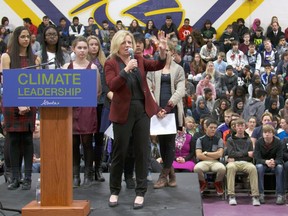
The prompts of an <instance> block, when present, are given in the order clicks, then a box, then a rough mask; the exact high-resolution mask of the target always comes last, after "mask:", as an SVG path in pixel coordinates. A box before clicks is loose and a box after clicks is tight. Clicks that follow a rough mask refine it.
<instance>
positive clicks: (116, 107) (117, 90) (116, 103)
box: [104, 55, 165, 124]
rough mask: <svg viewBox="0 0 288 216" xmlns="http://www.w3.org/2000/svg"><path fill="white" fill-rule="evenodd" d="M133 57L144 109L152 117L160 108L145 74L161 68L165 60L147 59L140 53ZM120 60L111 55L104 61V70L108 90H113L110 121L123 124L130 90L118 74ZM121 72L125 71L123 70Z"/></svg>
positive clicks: (129, 98) (128, 103)
mask: <svg viewBox="0 0 288 216" xmlns="http://www.w3.org/2000/svg"><path fill="white" fill-rule="evenodd" d="M135 58H136V59H137V61H138V69H139V71H140V75H141V78H140V77H139V79H138V80H139V81H140V82H141V86H142V91H143V94H144V98H145V111H146V113H147V115H148V116H149V117H152V116H153V115H155V114H157V112H158V111H159V110H160V108H159V107H158V105H157V104H156V103H155V101H154V99H153V97H152V95H151V93H150V90H149V88H148V84H147V81H146V74H147V72H148V71H157V70H161V69H162V68H163V67H164V66H165V60H164V61H162V60H159V61H155V60H148V59H144V58H143V57H142V56H140V55H135ZM120 62H122V60H121V59H120V58H119V57H111V58H110V59H108V60H107V61H106V62H105V65H104V71H105V79H106V83H107V85H108V87H109V89H110V91H112V92H113V98H112V102H111V107H110V115H109V118H110V121H112V122H116V123H119V124H124V123H126V122H127V118H128V112H129V108H130V102H131V92H130V89H129V87H128V86H127V84H126V79H125V78H124V77H122V76H121V75H120ZM123 72H125V71H124V70H123ZM123 72H122V73H123Z"/></svg>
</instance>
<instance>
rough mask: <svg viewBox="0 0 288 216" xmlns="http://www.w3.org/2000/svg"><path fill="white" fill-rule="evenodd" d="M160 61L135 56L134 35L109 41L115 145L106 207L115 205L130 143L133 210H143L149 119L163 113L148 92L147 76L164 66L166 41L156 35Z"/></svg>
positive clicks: (121, 35)
mask: <svg viewBox="0 0 288 216" xmlns="http://www.w3.org/2000/svg"><path fill="white" fill-rule="evenodd" d="M158 38H159V41H160V43H159V51H160V57H159V58H160V59H159V60H158V61H155V60H147V59H144V58H143V57H142V56H140V55H135V58H133V57H134V54H133V53H132V52H131V50H135V48H136V44H135V40H134V37H133V35H132V34H131V33H130V32H128V31H124V30H120V31H118V32H117V33H116V34H115V35H114V37H113V39H112V41H111V49H110V53H111V54H110V58H109V59H108V60H107V61H106V63H105V66H104V71H105V76H106V82H107V85H108V87H109V89H110V91H112V92H113V93H114V95H113V98H112V102H111V107H110V116H109V118H110V120H111V122H113V130H114V144H113V153H112V162H111V170H110V192H111V196H110V198H109V206H110V207H114V206H117V205H118V195H119V193H120V190H121V180H122V179H121V178H122V172H123V166H124V161H125V156H126V152H127V148H128V145H129V140H130V137H131V142H132V145H133V148H134V151H135V158H136V161H135V172H136V183H137V185H136V188H135V192H136V198H135V200H134V204H133V208H134V209H139V208H142V207H143V204H144V195H145V193H146V191H147V179H146V177H147V172H148V163H147V162H148V156H149V155H148V154H149V151H148V144H149V133H150V117H151V116H152V115H154V114H157V113H159V112H160V113H165V110H164V109H161V108H159V107H158V106H157V105H156V103H155V101H154V99H153V98H152V95H151V93H150V91H149V88H148V85H147V81H146V74H147V72H148V71H157V70H160V69H162V68H163V67H164V66H165V61H166V47H167V39H166V38H165V37H164V32H159V35H158Z"/></svg>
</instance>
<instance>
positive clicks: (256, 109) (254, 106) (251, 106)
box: [242, 98, 265, 125]
mask: <svg viewBox="0 0 288 216" xmlns="http://www.w3.org/2000/svg"><path fill="white" fill-rule="evenodd" d="M264 111H265V104H264V102H263V101H260V100H259V99H257V98H252V99H249V100H248V101H247V103H246V105H245V107H244V110H243V113H242V117H243V119H245V121H248V119H249V118H250V117H251V116H255V117H256V122H257V124H258V125H260V124H261V117H262V114H263V113H264Z"/></svg>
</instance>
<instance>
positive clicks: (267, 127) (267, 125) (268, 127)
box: [263, 124, 275, 134]
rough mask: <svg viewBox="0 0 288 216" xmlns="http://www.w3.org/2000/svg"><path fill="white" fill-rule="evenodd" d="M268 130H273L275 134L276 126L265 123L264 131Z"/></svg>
mask: <svg viewBox="0 0 288 216" xmlns="http://www.w3.org/2000/svg"><path fill="white" fill-rule="evenodd" d="M266 132H272V133H273V134H275V128H274V127H273V126H272V125H270V124H265V125H263V133H266Z"/></svg>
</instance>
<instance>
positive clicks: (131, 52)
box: [128, 48, 137, 72]
mask: <svg viewBox="0 0 288 216" xmlns="http://www.w3.org/2000/svg"><path fill="white" fill-rule="evenodd" d="M128 52H129V54H130V59H135V58H134V50H133V49H132V48H129V49H128ZM132 71H133V72H136V71H137V69H136V68H134V69H133V70H132Z"/></svg>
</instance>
